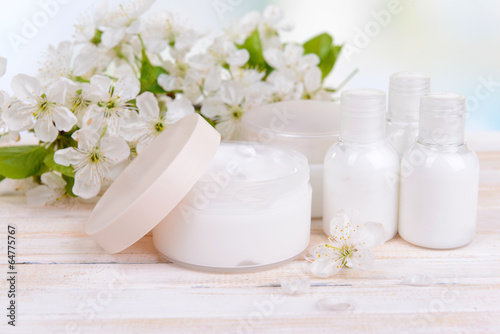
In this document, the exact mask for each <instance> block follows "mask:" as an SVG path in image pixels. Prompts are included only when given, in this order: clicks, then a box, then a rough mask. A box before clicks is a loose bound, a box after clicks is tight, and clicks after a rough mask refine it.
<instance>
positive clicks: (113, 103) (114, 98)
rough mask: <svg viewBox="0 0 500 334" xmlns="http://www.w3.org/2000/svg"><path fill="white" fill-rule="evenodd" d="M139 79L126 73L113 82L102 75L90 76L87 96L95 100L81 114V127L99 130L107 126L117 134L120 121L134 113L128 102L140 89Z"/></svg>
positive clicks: (111, 131) (112, 132)
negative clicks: (93, 103) (83, 113)
mask: <svg viewBox="0 0 500 334" xmlns="http://www.w3.org/2000/svg"><path fill="white" fill-rule="evenodd" d="M140 86H141V85H140V83H139V80H137V78H136V77H134V76H133V75H126V76H124V77H122V78H120V79H119V80H118V81H116V82H114V81H112V80H111V79H110V78H108V77H105V76H102V75H94V76H93V77H92V78H90V87H89V92H88V94H87V97H88V98H89V99H90V100H91V101H92V102H95V103H96V104H95V105H92V106H91V107H90V108H89V110H88V111H87V112H86V113H85V115H84V116H83V127H89V128H92V129H94V130H99V129H100V128H102V127H105V126H106V127H107V129H108V130H109V131H110V133H111V134H117V133H118V132H119V129H120V123H121V122H123V121H125V120H126V119H127V118H130V117H133V116H134V114H136V111H135V108H134V106H133V105H132V104H131V103H130V102H129V101H130V100H133V99H135V98H136V97H137V94H139V91H140V89H141V87H140Z"/></svg>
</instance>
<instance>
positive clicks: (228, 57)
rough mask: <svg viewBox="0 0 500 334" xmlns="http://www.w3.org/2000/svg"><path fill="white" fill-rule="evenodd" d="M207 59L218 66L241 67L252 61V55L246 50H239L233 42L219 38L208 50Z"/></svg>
mask: <svg viewBox="0 0 500 334" xmlns="http://www.w3.org/2000/svg"><path fill="white" fill-rule="evenodd" d="M204 58H205V59H207V58H208V59H210V61H211V63H213V64H215V65H216V66H225V65H230V66H237V67H241V66H243V65H245V64H246V62H247V61H248V59H250V54H249V53H248V50H246V49H238V48H237V47H236V45H234V43H233V42H232V41H229V40H227V39H225V38H222V37H218V38H216V39H215V40H214V42H213V43H212V45H211V46H210V47H209V48H208V50H207V56H206V57H204Z"/></svg>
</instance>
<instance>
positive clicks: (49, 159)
mask: <svg viewBox="0 0 500 334" xmlns="http://www.w3.org/2000/svg"><path fill="white" fill-rule="evenodd" d="M54 153H55V152H54V151H52V152H50V153H49V154H47V155H46V156H45V158H44V159H43V163H44V164H45V165H46V166H47V167H49V168H50V169H52V170H54V171H56V172H59V173H61V174H62V175H66V176H70V177H75V171H74V170H73V167H71V166H63V165H59V164H58V163H57V162H55V161H54Z"/></svg>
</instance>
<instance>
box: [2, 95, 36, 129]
mask: <svg viewBox="0 0 500 334" xmlns="http://www.w3.org/2000/svg"><path fill="white" fill-rule="evenodd" d="M32 112H33V107H31V106H26V105H23V104H22V103H19V102H15V103H13V104H12V105H11V106H10V107H9V108H8V109H7V110H4V111H3V112H2V119H3V121H4V122H5V124H6V125H7V127H8V128H9V130H12V131H23V130H28V129H30V128H31V127H32V126H33V123H34V119H33V116H32Z"/></svg>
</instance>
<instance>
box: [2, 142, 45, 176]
mask: <svg viewBox="0 0 500 334" xmlns="http://www.w3.org/2000/svg"><path fill="white" fill-rule="evenodd" d="M47 153H48V150H47V149H46V148H45V147H43V146H32V145H29V146H10V147H0V175H3V176H4V177H7V178H9V179H24V178H27V177H30V176H33V175H36V174H37V173H39V172H40V171H41V170H42V167H44V164H43V159H44V158H45V156H46V155H47Z"/></svg>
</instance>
